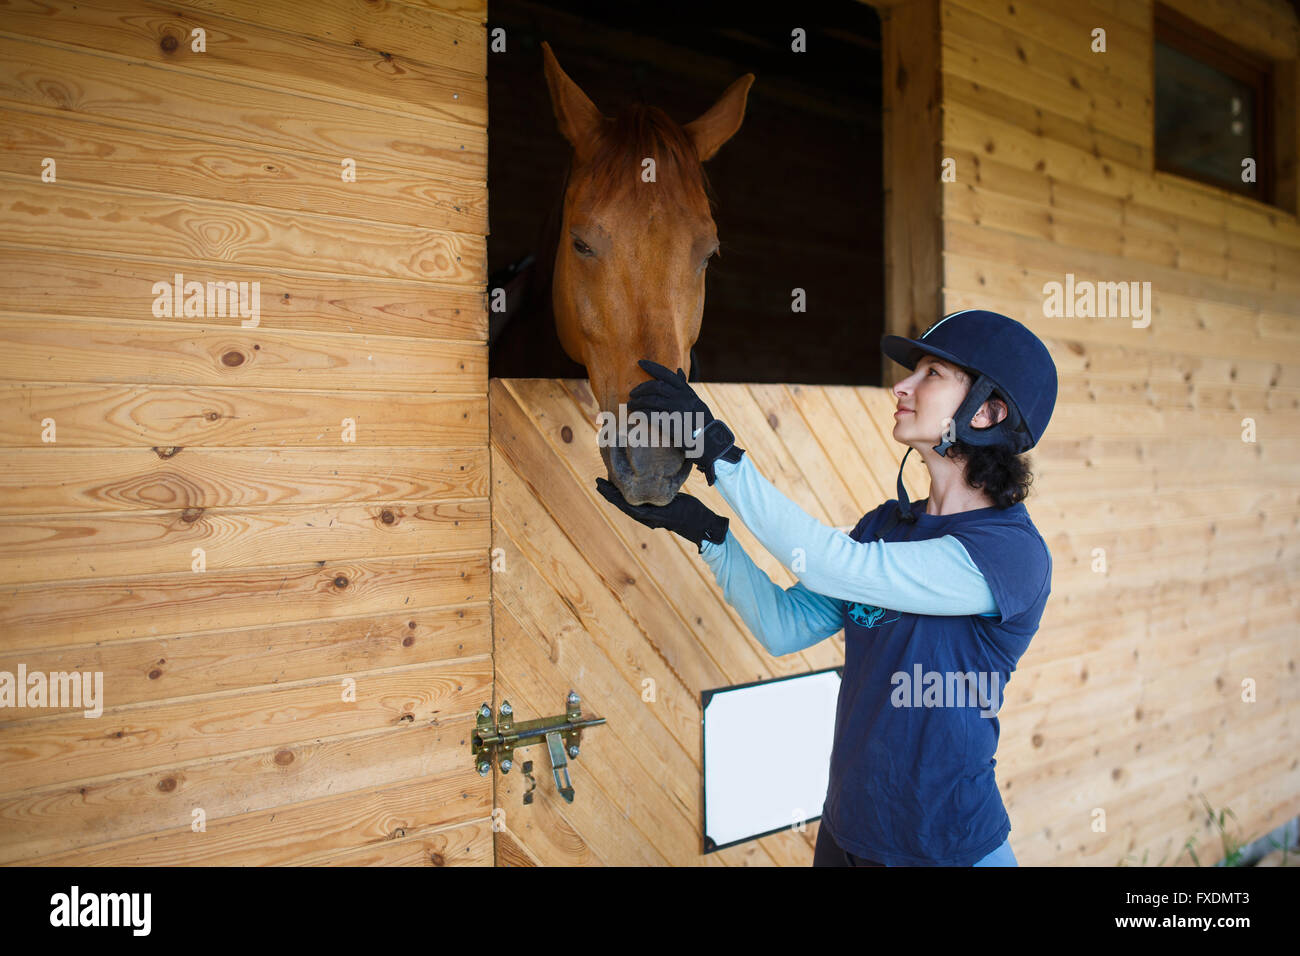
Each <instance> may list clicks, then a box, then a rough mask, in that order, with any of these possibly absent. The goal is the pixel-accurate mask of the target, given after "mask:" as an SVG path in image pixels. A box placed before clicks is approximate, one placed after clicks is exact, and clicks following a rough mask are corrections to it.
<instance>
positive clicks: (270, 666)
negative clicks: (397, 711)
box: [0, 603, 492, 726]
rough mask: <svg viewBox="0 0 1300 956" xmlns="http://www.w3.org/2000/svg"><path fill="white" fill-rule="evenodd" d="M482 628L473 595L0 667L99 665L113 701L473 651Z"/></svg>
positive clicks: (484, 608)
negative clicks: (436, 604)
mask: <svg viewBox="0 0 1300 956" xmlns="http://www.w3.org/2000/svg"><path fill="white" fill-rule="evenodd" d="M491 635H492V630H491V612H490V609H489V607H488V605H487V604H486V603H480V604H474V605H468V606H462V607H445V608H434V609H432V610H411V611H404V612H401V613H390V614H383V615H372V616H367V617H358V618H345V619H341V620H340V619H335V620H325V621H307V622H302V623H295V624H288V625H279V626H272V627H251V628H244V629H241V630H226V631H215V632H210V633H203V634H186V635H180V636H176V637H168V638H163V639H157V638H146V639H144V640H137V641H126V642H114V643H107V644H103V643H101V644H93V645H80V646H77V645H73V646H66V645H65V646H61V647H53V648H49V649H45V650H37V651H31V650H28V651H10V650H8V648H5V649H4V650H2V651H0V671H7V672H8V673H10V674H16V673H18V667H19V665H20V664H21V665H24V666H25V667H26V669H27V672H28V673H29V674H34V673H40V674H53V673H56V672H70V671H75V672H78V673H80V674H83V675H87V674H94V673H100V674H103V680H104V688H105V690H106V700H104V701H103V702H102V703H103V704H104V705H105V706H108V707H122V706H124V705H128V704H139V703H144V702H147V701H162V700H166V699H168V698H179V697H192V696H199V695H202V694H207V693H213V692H220V691H228V690H235V689H238V688H244V687H257V686H261V685H265V684H279V683H282V682H285V681H295V680H305V679H309V678H314V677H324V676H326V675H329V674H335V673H338V671H339V670H340V669H341V668H344V667H347V668H351V667H364V668H366V669H368V670H380V669H385V668H390V667H401V666H406V665H410V664H417V663H419V664H427V663H434V662H436V661H444V660H445V661H452V660H465V659H468V658H473V657H481V656H483V655H485V654H490V653H491V652H492V637H491ZM50 703H53V702H52V701H51V702H50ZM82 709H84V708H80V707H55V706H46V707H42V708H40V710H33V709H31V708H28V707H26V706H24V705H23V703H22V702H19V704H18V706H15V707H12V708H8V707H7V708H5V709H4V710H3V711H0V726H4V725H5V724H9V723H14V722H18V721H21V720H24V719H28V718H32V717H44V716H53V715H55V714H72V713H79V712H80V711H81V710H82Z"/></svg>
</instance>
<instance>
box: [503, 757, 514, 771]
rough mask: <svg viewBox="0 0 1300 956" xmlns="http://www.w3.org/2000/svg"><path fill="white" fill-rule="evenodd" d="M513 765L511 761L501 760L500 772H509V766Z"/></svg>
mask: <svg viewBox="0 0 1300 956" xmlns="http://www.w3.org/2000/svg"><path fill="white" fill-rule="evenodd" d="M513 766H514V763H513V762H512V761H509V760H503V761H501V772H502V773H509V772H510V768H511V767H513Z"/></svg>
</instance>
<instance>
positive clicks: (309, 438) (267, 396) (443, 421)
mask: <svg viewBox="0 0 1300 956" xmlns="http://www.w3.org/2000/svg"><path fill="white" fill-rule="evenodd" d="M0 406H3V411H0V441H3V442H4V443H5V444H7V445H9V446H11V447H13V446H16V447H21V448H39V447H41V446H42V444H45V443H43V442H42V441H41V432H42V430H43V428H44V427H45V426H44V425H42V422H43V421H44V420H45V419H47V418H51V419H53V420H54V421H55V423H56V424H57V427H58V433H57V438H58V441H59V443H60V444H62V445H63V446H64V447H67V446H73V447H82V448H111V447H122V446H128V447H136V448H140V447H155V446H157V447H161V448H173V447H178V446H179V447H190V446H194V445H198V444H202V445H206V446H209V447H211V446H218V445H220V446H227V447H229V446H241V447H266V446H267V445H289V446H299V447H304V446H306V447H310V446H316V447H327V446H330V445H335V446H336V447H338V446H342V445H344V444H347V443H346V442H344V441H342V440H341V436H342V429H343V424H342V423H343V422H344V420H345V419H350V420H352V421H354V422H355V423H356V435H357V437H358V439H359V440H360V441H363V442H366V443H368V444H373V445H424V446H428V445H450V446H465V445H468V444H470V443H472V442H474V441H475V440H478V439H480V438H481V437H482V435H483V430H484V428H485V427H486V415H487V398H486V396H484V397H462V396H455V395H452V396H440V395H432V396H426V395H419V394H410V393H393V392H359V391H358V392H348V393H338V392H333V391H311V390H307V389H296V390H293V391H290V390H287V389H258V388H223V387H208V386H193V387H188V386H177V385H6V384H0Z"/></svg>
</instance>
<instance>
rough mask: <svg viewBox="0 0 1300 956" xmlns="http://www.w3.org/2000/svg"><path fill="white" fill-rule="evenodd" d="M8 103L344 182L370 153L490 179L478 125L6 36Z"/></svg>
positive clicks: (1, 64)
mask: <svg viewBox="0 0 1300 956" xmlns="http://www.w3.org/2000/svg"><path fill="white" fill-rule="evenodd" d="M223 2H224V0H223ZM299 19H301V18H300V17H299ZM475 34H476V35H478V36H481V32H480V31H475ZM479 42H482V41H481V40H480V41H479ZM33 64H38V65H39V66H36V67H34V66H33ZM72 77H76V80H75V82H74V81H73V80H72V79H71V78H72ZM164 93H165V95H164ZM0 102H4V103H7V104H9V105H11V106H12V105H18V104H22V105H24V106H29V107H31V106H35V107H42V108H45V109H52V110H63V111H66V112H68V113H70V114H72V115H76V116H84V117H86V118H88V119H97V120H104V121H111V122H117V123H128V124H130V125H132V126H136V127H138V128H142V129H151V128H154V129H161V130H163V131H171V132H182V133H185V134H186V135H197V136H199V137H211V138H216V139H220V140H222V141H225V142H238V143H246V144H248V145H250V146H254V147H259V148H263V149H277V150H286V151H288V152H291V153H294V154H296V155H302V154H303V153H304V152H306V153H310V154H312V155H316V156H320V157H321V158H322V159H324V158H327V157H328V158H329V166H330V169H331V173H330V175H331V176H337V175H338V170H339V165H338V164H339V162H340V161H341V160H342V159H343V158H345V157H357V158H359V159H361V161H362V162H364V157H366V156H381V157H383V158H384V160H385V162H386V163H388V164H391V165H393V166H398V167H401V168H403V169H409V170H412V171H418V172H420V173H422V174H423V175H425V176H428V177H430V178H437V177H441V176H450V177H452V178H454V179H463V180H469V181H471V182H486V181H487V131H486V130H485V129H482V128H480V127H475V126H471V125H468V124H462V123H449V122H444V121H440V120H428V119H421V118H418V117H409V116H402V115H399V114H395V113H390V112H379V111H372V110H371V109H369V108H368V107H367V106H366V105H364V104H345V103H335V102H329V101H326V100H318V99H314V98H311V97H306V96H298V95H295V94H291V93H281V92H278V91H273V90H265V89H258V88H256V87H252V86H247V85H245V84H242V83H240V84H234V83H230V82H227V81H225V80H214V79H210V78H208V77H205V76H198V75H195V74H192V73H187V72H183V71H180V70H175V69H170V68H167V69H164V68H161V67H157V66H153V65H151V64H147V63H139V62H136V61H132V60H127V59H119V58H117V57H115V56H112V55H111V54H109V53H105V52H103V51H98V52H97V53H88V52H83V51H79V50H75V49H71V48H65V47H61V46H51V45H48V44H43V43H36V42H32V41H25V40H21V39H17V38H14V37H11V36H0Z"/></svg>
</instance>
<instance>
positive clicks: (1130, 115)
mask: <svg viewBox="0 0 1300 956" xmlns="http://www.w3.org/2000/svg"><path fill="white" fill-rule="evenodd" d="M942 36H943V70H944V74H945V77H946V76H947V75H949V74H953V75H956V76H961V77H964V78H965V79H967V80H971V81H973V82H977V83H979V84H980V85H981V86H987V87H990V88H992V89H996V90H1000V91H1002V92H1004V93H1007V94H1008V95H1012V96H1020V97H1022V98H1026V99H1032V102H1033V103H1034V106H1035V107H1037V108H1042V109H1046V110H1050V111H1052V112H1055V113H1059V114H1061V115H1063V116H1073V117H1078V118H1080V119H1081V120H1082V121H1083V122H1084V123H1085V125H1087V126H1090V127H1094V128H1096V129H1099V130H1104V131H1106V132H1109V133H1111V134H1112V135H1115V136H1118V137H1120V138H1122V139H1127V140H1129V141H1131V142H1134V143H1137V144H1139V145H1143V146H1146V147H1148V148H1149V147H1150V144H1151V141H1152V137H1153V134H1152V128H1153V124H1154V112H1155V111H1154V109H1153V107H1152V101H1153V97H1152V96H1151V91H1150V83H1151V80H1150V78H1148V79H1147V80H1146V83H1145V84H1138V83H1135V82H1134V81H1133V80H1132V79H1127V78H1122V77H1111V76H1110V75H1108V74H1107V73H1105V72H1104V71H1102V70H1101V69H1099V68H1098V67H1097V65H1096V63H1097V61H1099V60H1102V59H1107V58H1109V57H1111V56H1113V54H1107V56H1106V57H1101V56H1094V61H1093V65H1092V66H1091V68H1087V67H1084V66H1083V65H1082V64H1079V63H1077V62H1075V61H1073V60H1071V59H1069V58H1067V57H1062V56H1060V55H1059V54H1058V53H1057V52H1056V51H1054V50H1051V49H1049V48H1047V47H1045V46H1043V45H1042V44H1039V43H1038V42H1036V41H1035V40H1034V39H1033V38H1032V37H1030V36H1027V35H1026V34H1023V33H1019V32H1017V31H1015V30H1014V29H1011V28H1008V27H1007V26H1005V25H1004V23H1002V22H999V21H997V20H994V19H990V18H988V17H984V16H978V15H973V14H969V13H968V12H967V11H965V10H963V9H962V8H961V7H960V6H956V5H948V6H945V7H944V11H943V26H942ZM1077 36H1078V41H1079V43H1080V45H1081V46H1082V45H1084V44H1086V43H1088V42H1090V40H1091V38H1090V37H1089V36H1088V34H1087V33H1086V32H1085V31H1083V30H1079V31H1078V32H1077Z"/></svg>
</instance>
